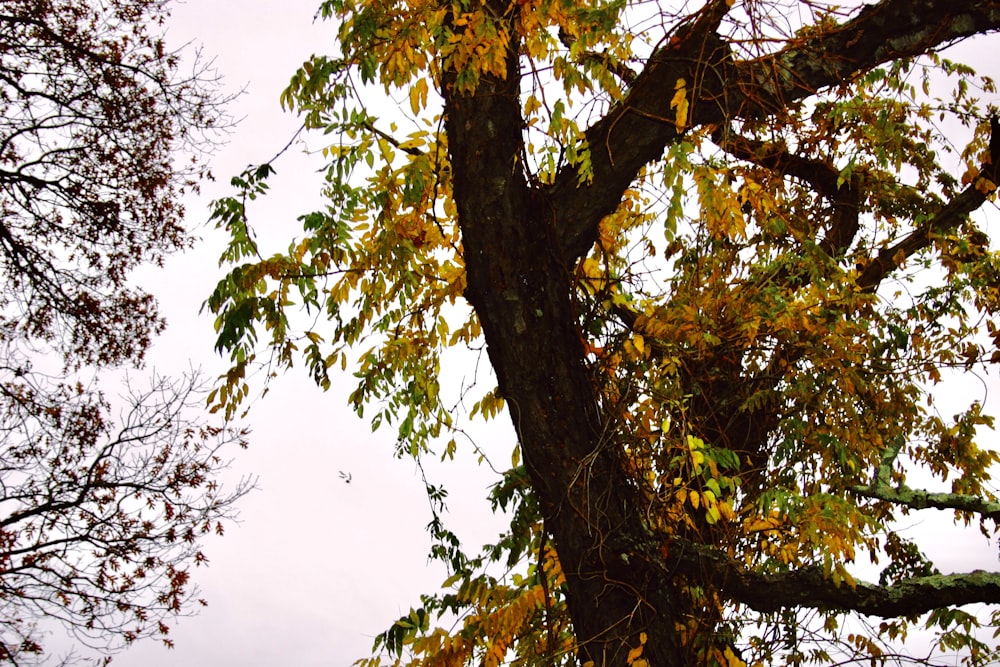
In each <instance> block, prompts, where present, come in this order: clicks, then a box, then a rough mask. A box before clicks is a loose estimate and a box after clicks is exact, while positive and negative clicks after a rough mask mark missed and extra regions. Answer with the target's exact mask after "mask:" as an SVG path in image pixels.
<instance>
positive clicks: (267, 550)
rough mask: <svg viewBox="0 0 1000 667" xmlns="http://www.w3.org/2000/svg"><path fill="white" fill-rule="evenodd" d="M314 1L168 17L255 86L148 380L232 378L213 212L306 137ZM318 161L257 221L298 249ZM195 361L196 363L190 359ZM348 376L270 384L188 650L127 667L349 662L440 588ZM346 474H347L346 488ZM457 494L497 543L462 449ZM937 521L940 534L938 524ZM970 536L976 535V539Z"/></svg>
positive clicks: (408, 471) (184, 625)
mask: <svg viewBox="0 0 1000 667" xmlns="http://www.w3.org/2000/svg"><path fill="white" fill-rule="evenodd" d="M318 4H319V0H189V1H188V2H186V3H183V4H181V3H178V4H176V5H175V9H174V20H173V22H172V24H171V28H170V34H169V41H170V43H171V44H172V45H174V46H177V45H180V44H182V43H184V42H188V41H193V42H194V43H195V44H200V45H202V47H203V51H204V54H205V55H206V56H207V57H214V58H215V64H216V66H217V68H218V70H219V72H220V74H222V75H223V76H224V78H225V80H226V85H227V87H228V89H229V90H230V91H235V90H237V89H239V88H241V87H243V86H246V93H245V94H244V95H243V96H242V97H241V98H240V99H239V100H238V101H237V102H236V103H235V104H234V105H233V107H232V114H233V115H234V116H235V117H237V118H242V119H243V120H242V121H241V123H240V124H239V126H238V127H237V128H236V131H235V132H234V133H233V135H232V136H231V137H230V140H229V143H228V144H227V145H226V146H225V147H224V148H223V149H222V150H220V151H219V152H218V154H217V155H216V156H215V159H214V160H213V169H212V170H213V172H214V174H215V176H216V178H217V179H218V180H217V181H216V183H214V184H211V183H209V184H207V185H206V187H205V188H204V192H203V194H202V196H201V197H197V198H192V199H191V200H190V201H189V202H188V225H189V227H190V228H192V229H194V230H195V231H196V232H197V233H198V234H199V236H202V237H203V238H204V242H203V243H202V244H200V245H199V247H198V248H197V249H196V250H195V251H193V252H190V253H188V254H186V255H184V256H183V257H177V258H174V259H173V260H172V261H171V262H170V263H169V264H168V266H167V267H166V268H165V269H164V270H162V271H152V270H147V271H144V272H142V274H141V276H140V278H141V280H142V281H143V283H144V284H145V285H146V286H147V287H148V289H150V290H152V291H153V293H154V294H156V295H157V296H158V298H159V299H160V301H161V304H162V308H163V312H164V313H165V314H166V316H167V318H168V324H169V328H168V330H167V332H166V333H165V334H164V335H163V336H162V337H160V338H159V339H158V340H157V341H156V342H155V344H154V348H153V350H152V353H151V355H150V359H149V366H150V369H154V368H155V369H156V370H157V371H160V372H163V373H167V374H179V373H181V372H183V371H184V370H186V369H187V368H188V367H189V365H194V366H196V367H197V366H200V367H202V368H203V369H204V370H205V371H206V372H207V373H208V374H209V375H212V376H214V375H217V374H218V373H219V372H221V371H222V369H223V364H222V361H221V360H220V359H219V358H218V357H216V356H215V355H214V353H213V352H212V345H213V341H214V336H213V332H212V329H211V320H210V318H209V317H207V316H200V317H199V316H198V310H199V308H200V306H201V303H202V302H203V301H204V299H205V298H206V297H207V296H208V294H209V293H210V291H211V289H212V287H213V286H214V283H215V281H217V280H218V278H219V277H220V275H221V271H220V269H219V268H218V265H217V257H218V255H219V252H220V250H221V247H222V246H221V239H220V236H219V235H218V234H216V233H215V232H214V230H212V229H211V228H210V227H207V226H206V225H205V221H206V220H207V217H208V213H207V210H208V202H209V201H210V200H211V199H214V198H216V197H219V196H222V195H224V194H228V192H229V188H228V185H227V183H228V180H229V178H230V177H231V176H232V175H234V174H237V173H239V172H240V171H241V170H242V169H243V168H244V167H245V166H246V165H247V164H248V163H259V162H261V161H263V160H266V159H269V158H270V157H271V156H272V155H274V153H275V152H276V151H277V150H279V149H280V148H281V147H282V146H284V145H285V143H286V142H287V141H288V139H289V138H290V137H291V135H292V134H293V132H294V131H295V128H296V127H297V122H296V119H295V118H294V117H293V116H290V115H288V114H285V113H283V112H282V111H281V110H280V108H279V106H278V95H279V93H280V92H281V90H282V89H283V88H284V86H285V84H286V82H287V81H288V79H289V78H290V76H291V74H292V73H293V72H294V71H295V69H296V68H297V67H298V66H299V65H300V64H301V63H302V61H303V60H304V59H306V58H307V57H308V56H309V55H310V54H311V53H314V52H324V51H327V52H328V51H331V50H332V48H333V28H334V26H333V25H331V24H314V23H313V14H314V12H315V9H316V6H317V5H318ZM319 166H320V160H319V159H318V158H313V159H308V158H306V157H305V156H302V155H301V151H298V150H297V151H293V154H291V155H288V156H286V157H285V158H284V159H283V160H282V161H281V162H279V163H278V164H277V169H278V174H277V177H276V178H274V179H272V191H273V194H272V195H270V196H269V197H266V198H265V199H264V200H263V201H262V203H261V205H260V206H258V207H256V208H255V209H254V211H255V213H254V215H255V217H256V219H257V221H258V223H259V224H265V223H264V221H267V222H266V224H267V225H269V226H270V228H271V229H275V230H278V232H279V233H280V234H283V235H284V237H285V239H286V242H287V240H290V239H291V237H292V236H294V235H295V234H296V229H297V227H296V226H297V223H296V222H295V217H296V216H297V215H298V214H300V213H303V212H306V211H308V210H309V209H310V208H311V207H313V206H314V205H316V204H317V203H318V201H319V200H318V190H319V187H318V183H319V178H318V177H317V175H316V174H315V173H314V172H315V170H316V169H317V168H318V167H319ZM189 360H190V361H189ZM350 380H351V378H345V381H344V382H343V383H342V384H341V385H340V386H337V387H335V388H334V389H333V390H331V391H330V392H328V393H325V394H324V393H323V392H321V391H320V390H319V389H317V388H316V387H315V386H314V385H312V384H311V383H310V381H309V380H308V379H307V378H306V377H305V374H304V373H294V372H293V373H290V374H288V375H287V376H285V377H282V378H280V379H279V380H278V381H277V382H276V383H274V385H273V388H272V391H271V393H270V395H269V396H268V397H267V398H266V399H265V400H263V401H262V402H260V403H258V404H257V405H256V406H255V407H254V409H253V411H252V412H251V416H250V424H251V426H252V428H253V430H254V434H253V436H252V446H251V449H250V450H249V451H247V452H234V456H235V460H234V463H233V469H232V473H233V476H234V478H238V477H239V476H240V475H241V474H244V475H256V476H259V488H260V490H259V491H257V492H255V493H253V494H252V495H250V496H249V497H247V498H246V499H245V500H244V501H243V502H242V504H241V506H240V507H241V515H242V523H241V525H240V526H232V527H231V528H230V530H229V531H228V533H227V535H226V536H225V537H224V538H222V539H218V538H212V539H210V540H209V541H208V543H207V545H206V551H207V555H208V557H209V559H210V566H209V567H208V568H201V569H199V570H198V571H196V572H195V573H194V574H195V580H196V582H197V583H198V584H199V585H200V587H201V589H202V596H203V597H205V598H207V599H208V602H209V606H208V607H207V608H206V609H204V610H203V611H202V612H201V614H200V615H198V616H197V617H194V618H187V619H181V621H180V622H179V623H178V624H177V625H176V627H175V629H174V631H173V633H172V634H171V636H172V638H173V639H174V640H175V641H176V644H177V647H176V648H175V649H173V650H167V649H165V648H163V647H162V646H161V645H160V644H158V643H157V642H151V641H147V642H144V643H140V644H139V645H137V646H135V647H133V648H132V649H130V650H129V651H126V652H124V653H122V654H120V655H118V656H116V658H115V660H114V663H113V664H114V665H118V666H120V667H163V666H167V665H196V666H201V665H212V666H216V667H228V666H230V665H232V666H234V667H235V666H237V665H239V666H242V667H263V666H275V665H281V666H289V667H292V666H294V667H318V666H320V665H338V666H346V665H350V664H351V663H352V662H353V661H354V660H356V659H357V658H360V657H363V656H365V655H367V651H368V650H369V648H370V646H371V642H372V638H373V636H374V635H375V634H376V633H378V632H380V631H382V630H384V629H385V628H387V627H388V626H389V624H390V623H391V622H392V620H394V619H395V618H397V617H398V616H399V615H401V614H404V613H406V612H407V611H408V609H409V607H410V606H411V605H413V604H416V603H417V601H418V596H419V594H420V593H422V592H431V591H433V590H434V589H435V587H436V586H438V585H439V584H440V583H441V581H442V580H443V579H444V578H445V576H446V575H445V572H444V570H443V569H442V568H441V567H439V566H437V564H432V565H430V566H429V565H428V564H427V560H426V554H427V551H428V548H429V545H430V542H429V538H428V536H427V534H426V533H425V532H424V526H425V525H426V524H427V522H428V521H429V520H430V513H429V510H428V504H427V500H426V497H425V495H424V491H423V485H422V482H421V480H420V477H419V474H418V471H417V470H416V469H415V466H414V464H413V463H412V461H409V460H396V459H394V458H393V457H392V445H393V441H394V438H393V437H392V433H391V432H390V431H385V432H379V433H376V434H372V433H371V432H370V428H369V427H368V424H367V422H365V421H363V420H360V419H358V418H357V417H356V416H355V415H354V413H353V412H352V411H351V410H350V409H349V408H348V407H347V404H346V396H347V393H348V392H349V391H350V389H351V387H352V385H351V381H350ZM494 424H495V425H494V427H493V428H494V431H495V432H494V434H493V436H492V437H491V438H489V440H491V441H492V443H493V444H490V445H489V446H490V447H492V448H493V450H492V451H491V452H490V453H491V455H495V456H496V457H497V459H498V460H499V461H500V462H505V461H506V460H508V457H509V453H510V447H511V446H512V444H513V437H512V435H511V432H510V431H511V429H510V427H509V425H508V424H507V423H506V422H505V421H504V420H500V421H498V422H495V423H494ZM339 471H345V472H348V473H350V475H351V478H352V481H351V483H350V484H347V483H345V482H344V481H343V480H342V479H341V478H340V477H339V475H338V472H339ZM430 472H431V474H432V475H433V480H432V481H434V482H435V483H441V482H445V483H446V485H447V487H448V488H449V491H450V500H449V506H450V508H451V513H450V515H449V517H448V520H449V522H450V524H449V525H450V526H451V527H452V528H453V529H456V530H457V532H458V533H459V534H460V536H462V537H463V539H464V540H465V541H467V543H468V544H469V545H473V546H478V545H481V544H483V543H485V542H487V541H491V540H492V539H493V538H494V537H495V535H496V532H497V530H498V529H499V527H500V526H499V523H498V522H496V521H490V520H489V517H490V515H489V511H488V507H487V505H486V504H485V501H484V500H483V498H484V495H485V488H486V486H487V485H488V484H490V483H492V482H494V481H496V478H495V476H494V475H493V474H492V473H490V472H489V470H488V468H487V469H485V470H484V469H483V468H482V467H479V466H477V465H476V464H475V462H474V457H473V455H472V454H471V453H469V452H465V453H464V455H463V457H462V458H461V460H460V461H459V464H458V465H455V464H452V465H449V466H443V467H440V468H433V469H431V471H430ZM934 518H935V517H930V518H924V517H920V519H919V520H918V519H914V523H915V524H916V523H920V524H921V526H922V528H921V529H923V530H928V531H931V532H932V534H933V535H935V539H934V540H933V543H932V544H931V545H930V546H931V549H929V550H931V551H933V554H934V555H938V556H941V557H942V558H943V559H946V560H950V561H951V562H953V563H954V564H955V568H956V569H972V568H975V567H983V568H991V569H995V568H996V567H997V559H996V552H995V546H993V547H990V546H988V545H986V544H985V542H984V541H983V540H982V539H976V540H973V541H969V540H966V539H961V538H959V537H956V536H955V535H957V534H956V533H950V532H945V528H944V526H945V525H946V523H947V522H946V521H943V522H940V523H939V522H938V521H935V520H934ZM936 518H940V519H946V518H947V517H943V516H938V517H936ZM972 532H975V531H972Z"/></svg>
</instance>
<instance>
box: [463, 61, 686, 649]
mask: <svg viewBox="0 0 1000 667" xmlns="http://www.w3.org/2000/svg"><path fill="white" fill-rule="evenodd" d="M516 53H517V49H516V45H512V48H511V58H510V61H509V63H508V66H509V67H510V71H512V72H514V71H517V61H516ZM452 83H453V82H452V81H445V92H446V101H447V118H446V123H447V131H448V137H449V145H450V149H451V158H452V164H453V170H454V193H455V199H456V202H457V204H458V217H459V222H460V225H461V229H462V239H463V246H464V253H465V261H466V267H467V273H468V287H467V291H466V296H467V298H468V300H469V301H470V303H471V304H472V305H473V306H474V307H475V309H476V313H477V314H478V316H479V319H480V321H481V323H482V326H483V331H484V334H485V337H486V341H487V345H488V350H489V355H490V360H491V361H492V364H493V367H494V368H495V370H496V373H497V376H498V380H499V386H500V391H501V393H502V395H503V397H504V398H505V400H506V401H507V403H508V405H509V408H510V413H511V416H512V419H513V420H514V425H515V427H516V429H517V433H518V436H519V438H520V442H521V448H522V452H523V457H524V461H525V465H526V467H527V470H528V472H529V474H530V477H531V481H532V484H533V488H534V489H535V492H536V493H537V495H538V498H539V501H540V503H541V506H542V508H543V513H544V516H545V525H546V527H547V529H548V530H550V531H551V533H552V534H553V537H554V539H555V543H556V546H557V548H558V551H559V557H560V561H561V564H562V567H563V570H564V571H565V573H566V577H567V582H568V586H567V591H568V595H569V606H570V612H571V614H572V619H573V625H574V630H575V631H576V634H577V637H578V641H579V642H580V651H581V655H580V659H581V663H586V662H587V661H588V660H593V661H594V663H595V664H596V665H602V666H604V665H608V666H611V665H625V664H626V657H627V654H628V651H629V649H630V648H634V647H635V646H638V645H639V640H638V636H639V632H641V631H644V632H646V633H647V634H648V636H649V638H650V640H649V643H648V644H647V648H646V657H647V659H648V660H649V661H650V664H655V665H658V666H662V667H671V665H682V664H685V662H686V661H685V660H684V658H683V651H682V650H681V647H680V646H678V645H677V642H676V640H675V635H676V632H675V622H676V620H677V619H678V613H679V611H680V609H679V607H678V600H674V599H673V594H672V593H671V586H670V585H669V582H666V581H662V580H660V579H658V578H657V576H658V575H657V574H656V571H655V570H654V569H653V568H650V567H646V566H644V565H643V563H642V562H637V561H635V560H632V561H631V562H630V561H629V560H628V558H629V556H628V554H627V553H626V551H627V544H626V540H625V539H624V538H626V537H627V536H630V535H636V534H641V531H642V526H641V521H640V518H641V517H640V515H639V512H638V511H637V506H638V504H637V503H636V499H635V498H634V497H633V496H632V486H631V485H630V484H629V483H628V481H627V479H626V477H625V475H624V471H623V470H622V468H621V466H620V461H619V453H618V452H619V450H618V443H616V442H615V440H614V437H613V429H609V428H607V426H608V425H607V424H606V423H604V418H603V417H602V414H601V409H600V406H599V398H598V393H597V390H596V388H595V386H594V384H593V383H592V381H591V378H590V377H589V374H588V371H587V369H586V367H585V365H584V363H583V360H584V351H583V342H582V339H581V336H580V333H579V331H578V329H577V322H578V317H577V316H576V311H575V303H574V298H573V294H572V280H571V276H570V275H569V274H568V272H567V269H566V262H565V258H564V255H563V253H562V252H561V250H560V248H559V244H558V241H557V239H556V235H555V230H554V227H553V223H554V220H553V216H552V212H551V211H550V210H549V209H548V207H547V205H546V203H545V202H544V200H543V198H541V197H539V196H537V195H538V193H537V191H535V190H533V189H532V188H531V187H530V186H529V185H528V184H527V182H526V180H525V177H524V174H523V170H522V166H521V163H520V154H521V136H522V135H521V132H522V128H521V124H520V114H519V101H518V86H519V82H518V80H517V77H513V76H511V77H508V78H507V79H506V80H504V79H499V78H493V79H487V80H483V81H482V82H481V83H480V85H479V87H478V89H477V90H476V92H475V94H474V95H472V96H461V95H451V94H449V90H450V88H449V87H450V86H451V85H452ZM483 119H488V121H487V122H486V123H484V122H483ZM654 638H655V639H654Z"/></svg>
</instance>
